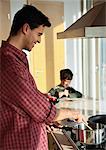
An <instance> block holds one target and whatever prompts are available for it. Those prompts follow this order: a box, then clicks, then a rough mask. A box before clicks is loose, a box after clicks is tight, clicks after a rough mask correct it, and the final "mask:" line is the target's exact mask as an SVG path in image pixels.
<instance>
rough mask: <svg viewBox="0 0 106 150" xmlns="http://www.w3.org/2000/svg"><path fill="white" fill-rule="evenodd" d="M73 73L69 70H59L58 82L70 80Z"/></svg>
mask: <svg viewBox="0 0 106 150" xmlns="http://www.w3.org/2000/svg"><path fill="white" fill-rule="evenodd" d="M72 78H73V73H72V71H71V70H70V69H62V70H60V80H61V81H62V80H72Z"/></svg>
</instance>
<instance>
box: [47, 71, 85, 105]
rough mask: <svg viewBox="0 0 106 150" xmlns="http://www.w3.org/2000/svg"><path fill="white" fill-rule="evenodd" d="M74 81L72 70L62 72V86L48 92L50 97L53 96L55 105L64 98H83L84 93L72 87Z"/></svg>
mask: <svg viewBox="0 0 106 150" xmlns="http://www.w3.org/2000/svg"><path fill="white" fill-rule="evenodd" d="M72 79H73V73H72V71H71V70H70V69H62V70H60V81H61V82H60V84H59V85H57V86H56V87H54V88H51V89H50V91H49V92H48V93H49V95H50V96H53V97H54V98H55V97H56V99H54V101H53V103H54V104H56V103H58V102H59V100H60V99H61V98H62V97H68V98H81V97H82V93H80V92H79V91H76V90H75V89H74V88H72V87H70V83H71V81H72Z"/></svg>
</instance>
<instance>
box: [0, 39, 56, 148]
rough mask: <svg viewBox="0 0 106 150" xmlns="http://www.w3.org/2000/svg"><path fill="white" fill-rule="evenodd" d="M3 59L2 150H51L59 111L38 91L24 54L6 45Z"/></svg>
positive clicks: (0, 86)
mask: <svg viewBox="0 0 106 150" xmlns="http://www.w3.org/2000/svg"><path fill="white" fill-rule="evenodd" d="M0 58H1V60H0V61H1V63H0V64H1V66H0V67H1V68H0V95H1V97H0V150H47V149H48V142H47V141H48V140H47V133H46V124H49V123H50V122H52V120H53V118H54V117H55V114H56V108H55V107H54V106H52V104H51V103H50V102H49V101H48V100H47V98H46V96H45V95H44V94H42V93H41V92H40V91H39V90H38V89H37V87H36V84H35V82H34V79H33V77H32V76H31V74H30V72H29V69H28V62H27V57H26V54H25V53H24V52H22V51H21V50H18V49H17V48H15V47H14V46H12V45H10V44H9V43H7V42H5V43H4V44H2V47H1V48H0Z"/></svg>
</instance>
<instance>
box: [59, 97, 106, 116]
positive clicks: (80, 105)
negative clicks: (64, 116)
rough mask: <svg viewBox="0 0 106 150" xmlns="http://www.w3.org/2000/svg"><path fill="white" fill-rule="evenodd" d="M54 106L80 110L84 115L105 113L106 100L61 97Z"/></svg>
mask: <svg viewBox="0 0 106 150" xmlns="http://www.w3.org/2000/svg"><path fill="white" fill-rule="evenodd" d="M56 107H57V108H69V109H74V110H80V111H81V112H82V114H84V115H85V116H86V117H90V116H93V115H97V114H106V100H97V99H93V98H73V99H68V98H63V99H61V100H60V101H59V103H57V104H56Z"/></svg>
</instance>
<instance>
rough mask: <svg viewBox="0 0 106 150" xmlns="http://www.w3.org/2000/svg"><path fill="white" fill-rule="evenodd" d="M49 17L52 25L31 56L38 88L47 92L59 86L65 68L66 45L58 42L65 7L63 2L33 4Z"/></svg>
mask: <svg viewBox="0 0 106 150" xmlns="http://www.w3.org/2000/svg"><path fill="white" fill-rule="evenodd" d="M30 4H33V5H34V6H36V7H37V8H38V9H40V10H41V11H42V12H43V13H44V14H45V15H47V16H48V17H49V19H50V21H51V23H52V26H51V27H50V28H46V30H45V32H44V35H43V36H42V40H41V43H40V44H37V45H35V47H34V48H33V50H32V52H31V55H30V66H31V68H30V69H31V72H32V74H33V76H34V78H35V80H36V83H37V86H38V88H39V89H40V90H41V91H43V92H47V91H48V90H49V89H50V88H51V87H54V86H55V85H57V84H59V82H60V81H59V71H60V69H61V68H64V43H63V40H57V32H58V31H62V30H63V27H64V26H63V19H62V17H63V15H64V5H63V3H61V2H44V1H40V2H39V1H37V2H34V3H31V2H30Z"/></svg>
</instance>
